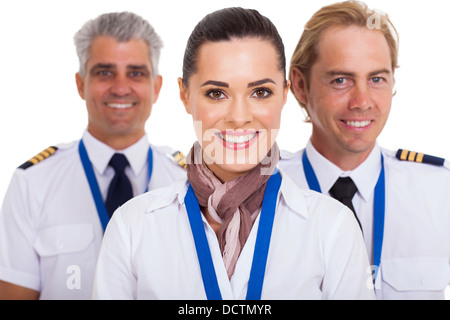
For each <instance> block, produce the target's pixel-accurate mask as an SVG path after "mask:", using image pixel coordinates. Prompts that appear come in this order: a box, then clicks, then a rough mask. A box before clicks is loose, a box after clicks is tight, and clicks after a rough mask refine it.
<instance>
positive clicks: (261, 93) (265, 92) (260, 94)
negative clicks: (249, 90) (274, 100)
mask: <svg viewBox="0 0 450 320" xmlns="http://www.w3.org/2000/svg"><path fill="white" fill-rule="evenodd" d="M271 94H272V91H270V90H269V89H266V88H260V89H256V90H255V91H253V94H252V96H253V97H254V98H258V99H264V98H267V97H269V96H270V95H271Z"/></svg>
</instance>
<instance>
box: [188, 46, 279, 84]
mask: <svg viewBox="0 0 450 320" xmlns="http://www.w3.org/2000/svg"><path fill="white" fill-rule="evenodd" d="M278 66H279V61H278V55H277V52H276V50H275V48H274V46H273V44H272V43H271V42H270V41H267V40H261V39H255V38H245V39H234V40H230V41H219V42H206V43H204V44H203V45H202V46H201V47H200V50H199V53H198V60H197V72H196V73H195V74H194V75H197V76H199V77H207V78H211V77H212V78H216V79H219V78H220V79H221V80H225V79H226V80H233V79H234V80H236V79H238V78H254V77H261V76H264V77H265V76H267V74H269V73H270V74H276V73H280V74H282V72H281V71H280V70H279V67H278Z"/></svg>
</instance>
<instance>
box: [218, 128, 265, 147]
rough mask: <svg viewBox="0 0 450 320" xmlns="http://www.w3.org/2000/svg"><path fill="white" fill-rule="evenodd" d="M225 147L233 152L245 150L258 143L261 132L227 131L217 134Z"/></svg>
mask: <svg viewBox="0 0 450 320" xmlns="http://www.w3.org/2000/svg"><path fill="white" fill-rule="evenodd" d="M216 135H217V136H218V138H220V139H221V140H222V143H223V145H224V146H225V148H227V149H231V150H244V149H247V148H249V147H250V146H251V145H252V144H253V143H255V142H256V140H257V138H258V135H259V132H258V131H255V130H236V131H235V130H226V131H221V132H220V133H217V134H216Z"/></svg>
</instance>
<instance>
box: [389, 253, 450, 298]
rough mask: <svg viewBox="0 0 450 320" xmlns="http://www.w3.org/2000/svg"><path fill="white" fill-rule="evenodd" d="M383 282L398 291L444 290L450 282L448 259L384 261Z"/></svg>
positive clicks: (427, 258) (426, 258)
mask: <svg viewBox="0 0 450 320" xmlns="http://www.w3.org/2000/svg"><path fill="white" fill-rule="evenodd" d="M381 269H382V270H381V273H382V277H383V280H384V281H385V282H387V283H388V284H389V285H391V286H392V287H393V288H394V289H396V290H397V291H419V290H432V291H440V290H444V289H445V288H446V286H447V285H448V283H449V280H450V266H449V261H448V260H447V259H446V258H430V257H425V258H398V259H388V260H383V261H382V263H381Z"/></svg>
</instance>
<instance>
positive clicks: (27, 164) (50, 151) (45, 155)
mask: <svg viewBox="0 0 450 320" xmlns="http://www.w3.org/2000/svg"><path fill="white" fill-rule="evenodd" d="M56 150H58V148H57V147H48V148H47V149H45V150H43V151H41V152H39V153H38V154H37V155H35V156H34V157H33V158H31V159H30V160H28V161H26V162H24V163H23V164H22V165H21V166H20V167H19V169H23V170H25V169H27V168H29V167H31V166H33V165H35V164H36V163H39V162H41V161H42V160H45V159H47V158H48V157H50V156H51V155H53V154H55V152H56Z"/></svg>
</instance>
